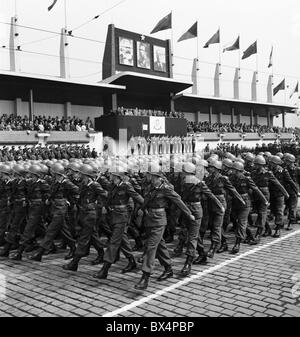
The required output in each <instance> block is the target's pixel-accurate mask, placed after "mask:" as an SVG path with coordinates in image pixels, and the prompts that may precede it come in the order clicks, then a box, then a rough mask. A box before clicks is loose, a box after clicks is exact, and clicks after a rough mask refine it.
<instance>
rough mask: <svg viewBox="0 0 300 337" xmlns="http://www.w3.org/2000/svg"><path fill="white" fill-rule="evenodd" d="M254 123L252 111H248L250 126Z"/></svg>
mask: <svg viewBox="0 0 300 337" xmlns="http://www.w3.org/2000/svg"><path fill="white" fill-rule="evenodd" d="M253 123H254V111H253V109H250V125H251V126H253Z"/></svg>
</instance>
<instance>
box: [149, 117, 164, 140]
mask: <svg viewBox="0 0 300 337" xmlns="http://www.w3.org/2000/svg"><path fill="white" fill-rule="evenodd" d="M149 119H150V135H164V134H165V133H166V118H165V117H155V116H152V117H149Z"/></svg>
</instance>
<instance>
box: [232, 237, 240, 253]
mask: <svg viewBox="0 0 300 337" xmlns="http://www.w3.org/2000/svg"><path fill="white" fill-rule="evenodd" d="M241 242H242V240H241V239H240V238H237V239H236V241H235V245H234V247H233V248H232V250H231V254H233V255H235V254H238V253H239V252H240V247H241Z"/></svg>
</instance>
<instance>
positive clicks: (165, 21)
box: [150, 12, 172, 34]
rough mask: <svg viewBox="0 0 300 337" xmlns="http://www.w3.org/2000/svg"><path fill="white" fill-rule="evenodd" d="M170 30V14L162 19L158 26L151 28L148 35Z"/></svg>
mask: <svg viewBox="0 0 300 337" xmlns="http://www.w3.org/2000/svg"><path fill="white" fill-rule="evenodd" d="M171 28H172V12H171V13H170V14H168V15H166V16H165V17H164V18H162V19H161V20H160V21H159V22H158V24H157V25H156V26H155V27H154V28H153V30H152V32H151V33H150V34H154V33H157V32H160V31H162V30H166V29H171Z"/></svg>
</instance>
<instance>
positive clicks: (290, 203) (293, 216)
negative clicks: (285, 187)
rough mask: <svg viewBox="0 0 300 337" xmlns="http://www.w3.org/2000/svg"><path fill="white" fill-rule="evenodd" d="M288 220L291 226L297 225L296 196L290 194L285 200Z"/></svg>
mask: <svg viewBox="0 0 300 337" xmlns="http://www.w3.org/2000/svg"><path fill="white" fill-rule="evenodd" d="M286 204H287V208H288V213H289V215H288V218H289V221H290V223H291V224H295V223H297V204H298V195H297V194H292V193H290V197H289V198H288V200H287V203H286Z"/></svg>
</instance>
